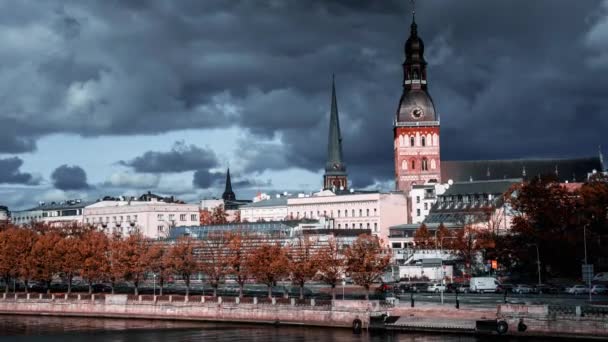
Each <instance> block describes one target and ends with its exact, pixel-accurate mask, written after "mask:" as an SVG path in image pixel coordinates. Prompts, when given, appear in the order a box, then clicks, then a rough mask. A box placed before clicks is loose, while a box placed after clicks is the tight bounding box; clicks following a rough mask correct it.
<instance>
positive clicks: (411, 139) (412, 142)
mask: <svg viewBox="0 0 608 342" xmlns="http://www.w3.org/2000/svg"><path fill="white" fill-rule="evenodd" d="M410 146H414V137H413V136H411V137H410Z"/></svg>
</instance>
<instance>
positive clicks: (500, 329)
mask: <svg viewBox="0 0 608 342" xmlns="http://www.w3.org/2000/svg"><path fill="white" fill-rule="evenodd" d="M508 330H509V324H507V322H505V321H500V322H498V324H496V332H497V333H498V335H503V334H505V333H506V332H507V331H508Z"/></svg>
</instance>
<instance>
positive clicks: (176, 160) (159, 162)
mask: <svg viewBox="0 0 608 342" xmlns="http://www.w3.org/2000/svg"><path fill="white" fill-rule="evenodd" d="M119 164H120V165H124V166H129V167H132V168H133V170H135V171H136V172H147V173H163V172H167V173H169V172H184V171H193V170H198V169H209V168H213V167H216V166H217V165H218V160H217V157H216V156H215V153H214V152H213V151H211V150H209V149H206V148H201V147H197V146H194V145H186V144H185V143H184V142H183V141H177V142H175V144H174V145H173V147H172V148H171V151H169V152H156V151H148V152H146V153H144V154H143V155H141V156H139V157H136V158H134V159H132V160H130V161H120V162H119Z"/></svg>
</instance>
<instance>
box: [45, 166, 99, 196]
mask: <svg viewBox="0 0 608 342" xmlns="http://www.w3.org/2000/svg"><path fill="white" fill-rule="evenodd" d="M51 180H52V181H53V185H54V186H55V188H57V189H59V190H84V189H89V188H90V185H89V184H88V183H87V174H86V172H85V171H84V170H83V169H82V168H81V167H80V166H76V165H74V166H68V165H61V166H60V167H58V168H56V169H55V171H53V173H52V174H51Z"/></svg>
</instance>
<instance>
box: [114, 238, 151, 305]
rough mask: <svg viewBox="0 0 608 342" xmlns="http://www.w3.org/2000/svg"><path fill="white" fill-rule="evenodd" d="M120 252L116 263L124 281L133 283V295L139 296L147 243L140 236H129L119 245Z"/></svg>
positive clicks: (145, 267) (145, 263)
mask: <svg viewBox="0 0 608 342" xmlns="http://www.w3.org/2000/svg"><path fill="white" fill-rule="evenodd" d="M119 246H120V248H121V251H120V253H119V259H118V262H119V263H120V265H121V269H122V275H123V276H122V277H123V279H124V280H127V281H131V282H133V287H134V289H133V291H134V293H135V295H138V294H139V285H140V284H141V282H142V281H143V279H144V273H145V272H146V270H147V262H148V261H147V259H146V257H147V253H148V248H149V241H148V240H146V239H145V238H144V237H143V236H142V235H141V234H139V233H136V234H131V235H129V236H128V237H127V238H126V239H124V240H123V241H122V243H121V244H119Z"/></svg>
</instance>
